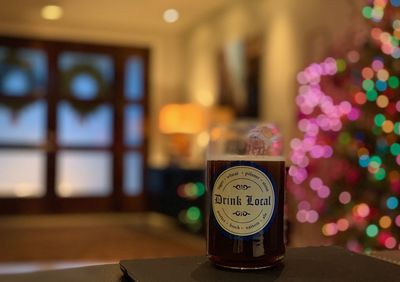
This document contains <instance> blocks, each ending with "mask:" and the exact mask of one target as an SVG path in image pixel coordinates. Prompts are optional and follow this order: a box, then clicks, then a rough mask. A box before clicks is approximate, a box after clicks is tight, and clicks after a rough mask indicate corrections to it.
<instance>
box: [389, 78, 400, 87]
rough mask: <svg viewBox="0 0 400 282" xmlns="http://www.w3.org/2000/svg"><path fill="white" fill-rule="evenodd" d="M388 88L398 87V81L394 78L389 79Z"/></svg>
mask: <svg viewBox="0 0 400 282" xmlns="http://www.w3.org/2000/svg"><path fill="white" fill-rule="evenodd" d="M388 83H389V87H390V88H397V87H399V79H398V78H397V77H396V76H391V77H389V81H388Z"/></svg>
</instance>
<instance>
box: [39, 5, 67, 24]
mask: <svg viewBox="0 0 400 282" xmlns="http://www.w3.org/2000/svg"><path fill="white" fill-rule="evenodd" d="M41 14H42V17H43V18H44V19H45V20H53V21H54V20H58V19H60V18H61V17H62V15H63V9H62V8H61V7H60V6H56V5H47V6H44V7H43V8H42V11H41Z"/></svg>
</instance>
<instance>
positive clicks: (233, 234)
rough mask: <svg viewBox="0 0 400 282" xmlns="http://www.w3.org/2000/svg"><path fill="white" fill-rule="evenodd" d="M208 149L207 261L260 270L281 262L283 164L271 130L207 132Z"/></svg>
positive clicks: (235, 127) (247, 126)
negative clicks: (208, 133) (208, 139)
mask: <svg viewBox="0 0 400 282" xmlns="http://www.w3.org/2000/svg"><path fill="white" fill-rule="evenodd" d="M210 136H211V138H210V144H209V146H208V149H207V171H206V184H207V208H208V210H207V213H208V222H207V256H208V258H209V259H210V261H211V262H212V263H214V264H216V265H217V266H221V267H225V268H231V269H242V270H246V269H261V268H267V267H271V266H274V265H276V264H278V263H279V262H281V261H282V259H283V257H284V254H285V244H284V230H283V229H284V218H283V213H284V190H285V161H284V157H283V156H282V140H281V135H280V133H279V130H278V129H277V127H275V126H274V125H273V124H261V123H257V122H236V123H233V124H231V125H228V126H219V127H215V128H213V129H212V130H211V134H210Z"/></svg>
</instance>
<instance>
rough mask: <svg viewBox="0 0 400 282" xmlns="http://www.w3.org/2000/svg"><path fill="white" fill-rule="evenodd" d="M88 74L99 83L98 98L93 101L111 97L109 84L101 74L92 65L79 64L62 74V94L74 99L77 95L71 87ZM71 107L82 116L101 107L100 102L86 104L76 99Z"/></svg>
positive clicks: (72, 101) (71, 101) (72, 100)
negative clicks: (78, 78) (76, 80)
mask: <svg viewBox="0 0 400 282" xmlns="http://www.w3.org/2000/svg"><path fill="white" fill-rule="evenodd" d="M81 74H87V75H89V76H91V77H92V78H93V79H94V80H95V81H96V83H97V86H98V91H97V93H96V96H95V97H94V98H93V100H97V99H103V98H106V97H107V96H108V95H109V92H110V89H109V86H108V84H107V82H106V81H105V80H104V78H103V76H102V75H101V73H100V72H99V71H98V70H97V69H96V68H95V67H93V66H92V65H90V64H84V63H83V64H77V65H75V66H73V67H72V68H70V69H68V70H66V71H64V72H63V73H62V80H61V93H62V95H63V96H64V97H66V98H71V97H74V96H75V95H74V94H73V93H72V91H71V89H70V86H71V83H72V81H73V80H74V78H76V77H77V76H78V75H81ZM70 103H71V105H72V106H73V108H74V109H75V110H76V111H77V112H79V113H80V114H81V116H86V115H88V114H90V113H92V112H94V111H96V109H97V108H98V107H99V106H101V102H100V101H97V102H96V101H91V102H90V103H85V102H81V101H77V100H74V99H71V100H70Z"/></svg>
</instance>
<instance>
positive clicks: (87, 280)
mask: <svg viewBox="0 0 400 282" xmlns="http://www.w3.org/2000/svg"><path fill="white" fill-rule="evenodd" d="M374 255H375V254H374ZM399 255H400V252H398V251H397V252H396V251H395V252H380V253H376V256H377V257H379V258H380V259H377V258H374V257H370V256H366V255H360V254H354V253H350V252H348V251H346V250H345V249H342V248H339V247H309V248H288V250H287V253H286V258H285V264H284V266H280V267H276V268H274V269H270V270H262V271H253V272H238V271H227V270H220V269H217V268H215V267H213V266H212V265H211V264H210V263H209V262H208V260H207V259H206V257H205V256H201V257H177V258H170V259H165V258H164V259H153V260H131V261H123V262H122V265H123V267H124V268H125V269H126V271H127V272H128V273H129V274H131V275H132V276H134V277H135V278H137V280H138V281H140V282H163V281H174V282H191V281H192V282H222V281H229V282H242V281H243V282H244V281H246V282H247V281H252V282H258V281H260V282H261V281H263V282H264V281H296V282H297V281H307V282H309V281H351V282H353V281H364V282H365V281H374V282H375V281H379V282H385V281H390V282H393V281H399V277H400V266H399V265H397V263H399V258H400V256H399ZM384 260H386V261H384ZM388 261H390V262H388ZM26 281H29V282H39V281H40V282H50V281H51V282H53V281H57V282H64V281H65V282H66V281H68V282H70V281H72V282H74V281H82V282H91V281H93V282H95V281H96V282H103V281H104V282H114V281H118V282H132V280H131V279H130V278H128V277H124V275H123V272H122V271H121V269H120V266H119V265H117V264H106V265H98V266H90V267H81V268H74V269H65V270H53V271H42V272H34V273H25V274H16V275H0V282H26Z"/></svg>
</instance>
